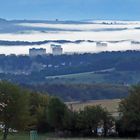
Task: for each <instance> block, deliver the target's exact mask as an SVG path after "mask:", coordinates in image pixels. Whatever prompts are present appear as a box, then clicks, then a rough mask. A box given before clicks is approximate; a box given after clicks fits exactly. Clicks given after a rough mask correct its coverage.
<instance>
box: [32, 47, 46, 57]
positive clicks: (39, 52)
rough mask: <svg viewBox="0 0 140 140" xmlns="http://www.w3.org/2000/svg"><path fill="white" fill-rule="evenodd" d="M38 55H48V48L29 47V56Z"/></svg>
mask: <svg viewBox="0 0 140 140" xmlns="http://www.w3.org/2000/svg"><path fill="white" fill-rule="evenodd" d="M38 55H40V56H44V55H46V49H43V48H39V49H36V48H32V49H29V56H30V57H36V56H38Z"/></svg>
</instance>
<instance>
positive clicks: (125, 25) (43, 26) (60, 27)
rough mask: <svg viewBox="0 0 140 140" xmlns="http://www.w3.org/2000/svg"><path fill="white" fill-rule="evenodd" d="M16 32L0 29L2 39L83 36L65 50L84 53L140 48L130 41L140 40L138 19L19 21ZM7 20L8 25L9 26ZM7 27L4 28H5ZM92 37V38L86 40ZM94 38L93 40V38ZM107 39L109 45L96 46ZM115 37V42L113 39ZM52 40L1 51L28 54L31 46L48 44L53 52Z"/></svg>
mask: <svg viewBox="0 0 140 140" xmlns="http://www.w3.org/2000/svg"><path fill="white" fill-rule="evenodd" d="M9 25H10V26H13V25H14V29H16V27H17V28H19V30H13V32H7V30H6V29H7V28H6V26H4V27H3V26H1V30H2V27H3V30H2V31H3V32H0V40H5V41H29V42H38V41H44V40H70V41H76V40H83V42H80V43H63V44H62V47H63V50H64V52H65V53H74V52H78V53H84V52H92V53H96V52H102V51H125V50H140V44H131V41H140V22H139V21H88V22H85V23H78V24H76V23H72V22H71V23H67V22H66V23H59V22H57V23H55V22H54V23H25V22H24V23H21V22H20V23H16V22H14V23H13V22H12V23H10V24H9ZM9 25H8V24H7V27H8V26H9ZM4 31H5V32H4ZM87 40H90V41H87ZM93 41H94V42H93ZM97 41H101V42H107V43H108V46H107V47H99V46H96V42H97ZM112 41H113V42H112ZM50 44H51V43H48V44H43V45H33V46H28V45H26V46H21V45H20V46H5V45H1V46H0V53H5V54H11V53H15V54H28V50H29V48H33V47H34V48H40V47H41V48H46V49H47V52H48V53H50V52H51V49H50Z"/></svg>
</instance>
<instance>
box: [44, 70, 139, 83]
mask: <svg viewBox="0 0 140 140" xmlns="http://www.w3.org/2000/svg"><path fill="white" fill-rule="evenodd" d="M46 81H47V82H49V83H53V84H54V83H62V84H65V83H70V84H77V83H84V84H90V83H110V84H122V83H125V84H136V83H138V82H139V81H140V72H139V71H112V72H85V73H78V74H68V75H60V76H49V77H46Z"/></svg>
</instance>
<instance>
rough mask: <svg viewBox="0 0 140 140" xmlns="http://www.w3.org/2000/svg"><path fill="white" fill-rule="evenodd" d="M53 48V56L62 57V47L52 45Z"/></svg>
mask: <svg viewBox="0 0 140 140" xmlns="http://www.w3.org/2000/svg"><path fill="white" fill-rule="evenodd" d="M51 48H52V54H53V55H62V53H63V48H62V47H61V45H55V44H51Z"/></svg>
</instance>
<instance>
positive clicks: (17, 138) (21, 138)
mask: <svg viewBox="0 0 140 140" xmlns="http://www.w3.org/2000/svg"><path fill="white" fill-rule="evenodd" d="M0 140H2V136H1V135H0ZM7 140H30V137H29V134H12V135H9V136H8V139H7ZM37 140H138V139H116V138H115V139H108V138H106V139H104V138H96V139H94V138H52V137H48V136H47V135H39V136H38V139H37Z"/></svg>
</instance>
